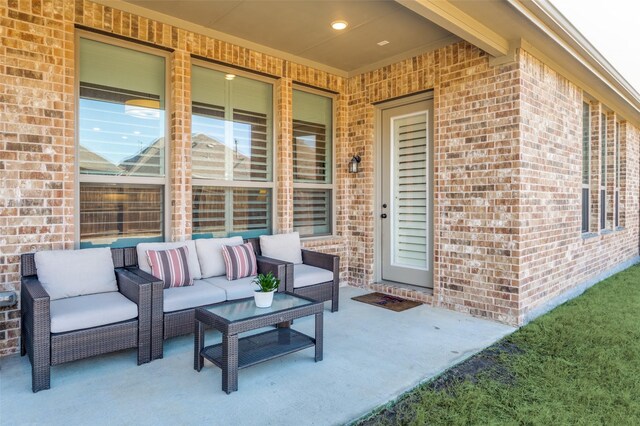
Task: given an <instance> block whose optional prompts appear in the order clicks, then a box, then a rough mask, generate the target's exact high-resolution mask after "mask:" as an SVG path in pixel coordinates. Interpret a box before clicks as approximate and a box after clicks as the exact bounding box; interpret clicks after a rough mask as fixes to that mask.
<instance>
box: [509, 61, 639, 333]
mask: <svg viewBox="0 0 640 426" xmlns="http://www.w3.org/2000/svg"><path fill="white" fill-rule="evenodd" d="M520 70H521V79H522V90H521V99H520V105H521V108H520V110H521V125H520V130H521V141H520V146H521V163H520V167H519V173H520V176H521V184H522V187H521V195H520V196H519V197H518V198H519V210H520V215H519V227H518V228H517V235H518V246H519V276H518V281H519V286H520V288H519V293H520V299H519V317H518V320H519V322H520V323H521V322H522V321H523V320H524V316H525V315H526V314H527V313H528V312H530V311H531V310H532V309H534V308H536V307H538V306H540V305H541V304H543V303H545V302H547V301H549V300H550V299H552V298H553V297H554V296H558V295H559V294H561V293H563V292H565V291H567V290H568V289H570V288H572V287H574V286H576V285H578V284H581V283H583V282H585V281H587V280H589V279H592V278H595V277H596V276H598V275H600V274H601V273H603V272H605V271H607V270H609V269H611V268H612V267H614V266H615V265H617V264H619V263H622V262H624V261H627V260H630V259H632V258H634V257H635V256H637V255H638V235H639V230H638V190H639V188H638V165H639V162H640V157H639V156H638V147H639V143H638V142H639V141H638V139H637V129H635V128H634V127H633V126H630V125H628V124H627V123H624V122H623V125H622V126H621V147H622V151H623V152H624V155H621V159H622V161H623V164H622V167H621V170H622V172H621V173H622V175H623V176H622V177H623V179H624V180H625V182H627V183H628V184H625V185H624V186H623V188H622V189H621V191H622V192H623V193H621V197H620V199H621V205H624V206H626V208H625V211H626V212H627V214H626V216H625V217H624V219H622V220H621V222H620V224H621V225H623V228H619V229H615V228H614V222H613V214H611V215H609V214H608V215H607V220H606V229H605V230H600V229H599V228H600V213H599V193H600V192H599V188H600V180H599V176H600V154H601V152H600V147H601V140H600V125H601V123H600V117H601V116H600V114H601V113H602V112H604V111H605V109H604V108H605V107H604V106H603V105H601V104H599V103H598V102H592V103H591V105H592V115H591V118H592V122H591V129H592V138H591V148H592V152H591V159H592V161H591V179H592V182H594V184H593V185H591V189H592V191H594V192H595V191H596V190H597V192H596V194H595V196H592V197H591V200H592V203H591V208H592V214H591V222H592V225H593V226H592V227H591V230H592V231H593V232H594V233H593V235H589V236H588V237H587V236H583V235H582V233H581V188H582V118H581V117H582V102H583V93H582V90H581V89H580V88H578V87H577V86H575V85H574V84H572V83H570V82H569V81H568V80H567V79H565V78H564V77H562V76H561V75H559V74H558V73H556V72H555V71H553V70H552V69H550V68H549V67H547V66H546V65H544V64H543V63H542V62H540V61H539V60H537V59H536V58H534V57H533V56H531V55H529V54H527V53H526V52H522V53H521V55H520ZM605 114H606V113H605ZM606 116H607V129H608V132H607V133H608V135H607V139H608V141H610V143H608V152H609V153H610V154H609V155H607V163H608V165H607V170H606V175H607V181H608V182H609V185H608V186H607V211H608V212H613V190H614V186H613V179H614V177H615V174H614V170H615V168H614V164H613V162H614V161H615V156H614V155H613V154H612V153H611V152H612V151H613V149H614V148H615V145H614V143H613V136H614V133H613V128H614V123H615V121H616V120H617V117H616V116H615V114H613V113H608V114H606ZM625 147H626V148H625Z"/></svg>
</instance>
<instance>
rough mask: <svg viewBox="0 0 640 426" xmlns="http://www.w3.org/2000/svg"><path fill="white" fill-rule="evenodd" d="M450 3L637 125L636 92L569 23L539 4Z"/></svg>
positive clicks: (488, 0)
mask: <svg viewBox="0 0 640 426" xmlns="http://www.w3.org/2000/svg"><path fill="white" fill-rule="evenodd" d="M449 1H450V3H451V4H453V5H455V6H456V7H457V8H459V9H460V11H462V12H463V13H466V14H468V15H470V16H473V17H474V18H475V19H477V20H478V21H480V22H483V23H485V24H487V25H490V27H491V29H492V30H494V31H495V32H496V33H498V34H499V35H500V36H502V37H503V38H505V39H507V40H509V41H510V44H511V47H512V48H517V47H522V48H523V49H524V50H526V51H528V52H529V53H531V54H533V55H534V56H537V57H538V59H540V60H542V61H543V62H544V63H546V64H547V65H549V66H550V67H551V68H553V69H554V70H555V71H558V72H560V73H561V74H562V75H564V76H565V77H567V78H569V79H570V80H571V81H573V82H574V83H575V84H577V85H578V86H580V87H581V88H582V89H583V90H585V91H586V92H587V94H589V95H591V96H593V97H595V98H596V99H598V100H599V101H600V102H603V103H604V104H605V105H606V106H607V107H609V108H611V109H613V110H615V111H616V112H617V113H618V114H620V115H621V116H622V117H623V118H626V119H628V120H632V121H634V122H635V123H638V122H640V98H639V97H638V93H637V91H636V90H634V89H633V88H632V87H631V85H629V83H627V82H626V81H624V79H623V78H622V77H621V76H620V75H619V74H618V73H617V71H615V69H613V67H612V66H611V65H610V64H609V63H608V62H607V61H606V60H605V59H604V58H603V57H602V55H600V54H599V53H598V52H597V50H596V49H595V48H594V47H593V46H591V45H590V44H589V42H588V41H587V40H586V39H584V38H582V36H580V35H579V33H577V30H575V29H574V28H573V27H572V26H571V24H570V23H569V22H568V21H564V22H562V21H558V20H554V19H552V18H551V17H550V15H547V14H546V12H543V8H542V7H541V6H540V5H541V4H542V3H543V0H540V1H538V2H536V1H531V0H525V1H521V0H507V1H501V0H486V1H469V0H449ZM539 3H540V4H539ZM548 7H549V6H548V5H547V6H546V8H548ZM558 13H559V12H558ZM574 32H575V33H574ZM576 33H577V34H576Z"/></svg>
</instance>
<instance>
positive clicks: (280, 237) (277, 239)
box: [260, 232, 302, 264]
mask: <svg viewBox="0 0 640 426" xmlns="http://www.w3.org/2000/svg"><path fill="white" fill-rule="evenodd" d="M260 251H261V252H262V255H263V256H266V257H271V258H273V259H279V260H284V261H285V262H291V263H295V264H300V263H302V251H300V234H299V233H297V232H291V233H290V234H277V235H261V236H260Z"/></svg>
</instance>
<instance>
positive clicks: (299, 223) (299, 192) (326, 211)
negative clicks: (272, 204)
mask: <svg viewBox="0 0 640 426" xmlns="http://www.w3.org/2000/svg"><path fill="white" fill-rule="evenodd" d="M293 227H294V229H296V230H297V231H298V232H300V234H301V235H321V234H329V233H331V190H325V189H294V190H293Z"/></svg>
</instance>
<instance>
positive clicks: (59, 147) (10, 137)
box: [0, 0, 350, 355]
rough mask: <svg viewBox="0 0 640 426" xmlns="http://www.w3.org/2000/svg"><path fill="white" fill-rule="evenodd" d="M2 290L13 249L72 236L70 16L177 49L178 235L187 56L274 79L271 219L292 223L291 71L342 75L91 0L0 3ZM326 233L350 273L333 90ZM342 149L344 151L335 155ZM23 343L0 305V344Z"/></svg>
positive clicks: (173, 185) (182, 219) (173, 212)
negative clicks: (329, 230) (332, 223)
mask: <svg viewBox="0 0 640 426" xmlns="http://www.w3.org/2000/svg"><path fill="white" fill-rule="evenodd" d="M0 20H1V25H0V32H1V33H0V35H1V36H2V38H1V42H0V57H2V58H4V61H3V62H2V64H0V173H1V174H0V182H1V185H0V212H1V214H0V248H1V252H0V290H16V291H19V285H20V284H19V282H20V276H19V259H20V254H22V253H27V252H33V251H35V250H52V249H62V248H66V249H70V248H73V247H74V240H75V216H74V210H75V208H74V206H75V202H76V199H75V195H74V194H75V185H76V182H75V166H74V158H75V157H74V156H75V130H74V128H75V127H74V126H75V121H74V110H75V104H74V85H75V68H74V55H75V25H80V26H83V27H87V28H92V29H95V30H100V31H103V32H106V33H111V34H114V35H118V36H122V37H126V38H129V39H132V40H138V41H142V42H146V43H151V44H154V45H157V46H162V47H166V48H170V49H172V50H173V52H172V54H171V57H170V76H169V81H170V84H171V88H172V90H171V93H170V99H171V104H172V109H171V111H170V114H171V115H170V120H169V121H170V125H169V129H168V135H169V137H170V141H169V142H170V143H169V146H170V151H169V153H168V155H169V156H170V164H171V173H170V181H169V182H168V185H169V187H170V194H171V209H170V211H169V212H168V213H167V215H166V216H167V217H166V220H169V221H170V229H171V235H172V238H173V239H174V240H182V239H186V238H190V237H191V152H190V151H191V119H190V109H191V107H190V104H191V94H190V73H191V68H190V67H191V55H197V56H199V57H202V58H207V59H212V60H215V61H219V62H224V63H227V64H230V65H233V66H238V67H242V68H245V69H248V70H254V71H257V72H261V73H265V74H269V75H271V76H273V77H274V79H275V81H276V90H275V91H274V95H275V98H276V105H277V106H276V111H275V115H276V117H279V118H280V119H279V120H278V131H279V139H278V145H279V148H278V153H277V155H276V157H275V159H274V161H278V163H279V167H280V168H279V170H280V175H279V180H278V183H277V192H278V200H279V202H278V205H277V206H278V207H277V216H278V222H277V223H276V227H277V229H279V230H282V231H286V230H291V229H292V227H293V217H292V215H291V205H292V197H293V193H292V191H293V189H292V186H291V182H292V181H291V178H290V175H291V169H292V152H293V148H292V140H291V131H290V130H291V129H290V128H288V127H290V125H287V124H286V121H288V120H289V119H290V118H291V87H292V84H293V83H295V82H300V83H304V84H308V85H311V86H314V87H317V88H319V89H326V90H329V91H331V92H337V93H342V92H343V91H344V89H343V86H344V84H345V82H344V79H342V78H341V77H338V76H335V75H331V74H328V73H326V72H323V71H319V70H316V69H312V68H309V67H306V66H302V65H299V64H294V63H290V62H287V61H285V60H282V59H280V58H275V57H272V56H269V55H265V54H263V53H260V52H256V51H252V50H250V49H246V48H243V47H239V46H234V45H231V44H229V43H225V42H222V41H219V40H214V39H212V38H209V37H205V36H202V35H198V34H193V33H190V32H187V31H185V30H182V29H179V28H176V27H173V26H171V25H168V24H165V23H160V22H156V21H153V20H150V19H147V18H143V17H139V16H134V15H131V14H129V13H126V12H122V11H119V10H117V9H113V8H110V7H105V6H102V5H99V4H94V3H91V2H88V1H81V0H79V1H75V2H71V1H63V0H55V1H51V2H41V1H39V0H33V1H29V0H20V1H18V0H10V1H8V2H6V1H5V2H0ZM336 104H337V105H336V106H337V108H336V123H335V127H336V145H337V146H338V149H337V150H336V154H335V163H336V165H337V166H336V170H337V183H336V184H335V191H337V192H336V205H335V214H336V219H337V229H336V231H335V235H336V236H335V237H334V238H328V239H323V240H317V241H309V242H306V243H305V245H306V246H310V247H313V248H314V249H316V250H322V251H327V252H331V253H335V254H339V255H341V256H342V269H343V272H342V279H343V280H346V271H347V267H348V257H347V251H346V247H345V238H344V237H343V235H344V231H345V229H346V227H347V221H346V219H345V215H346V212H347V211H348V209H347V207H346V205H347V203H348V202H349V200H348V194H347V191H346V189H345V184H344V182H343V181H344V173H345V172H346V164H347V162H348V159H349V158H350V157H348V158H347V156H348V155H349V154H348V152H347V150H345V149H344V146H346V144H345V143H344V139H345V138H346V136H347V134H346V125H345V123H346V113H347V105H346V102H345V99H344V97H343V96H338V97H337V99H336ZM343 156H344V158H343ZM18 345H19V310H18V309H17V308H12V309H5V310H3V311H0V355H3V354H8V353H13V352H16V351H17V349H18Z"/></svg>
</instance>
